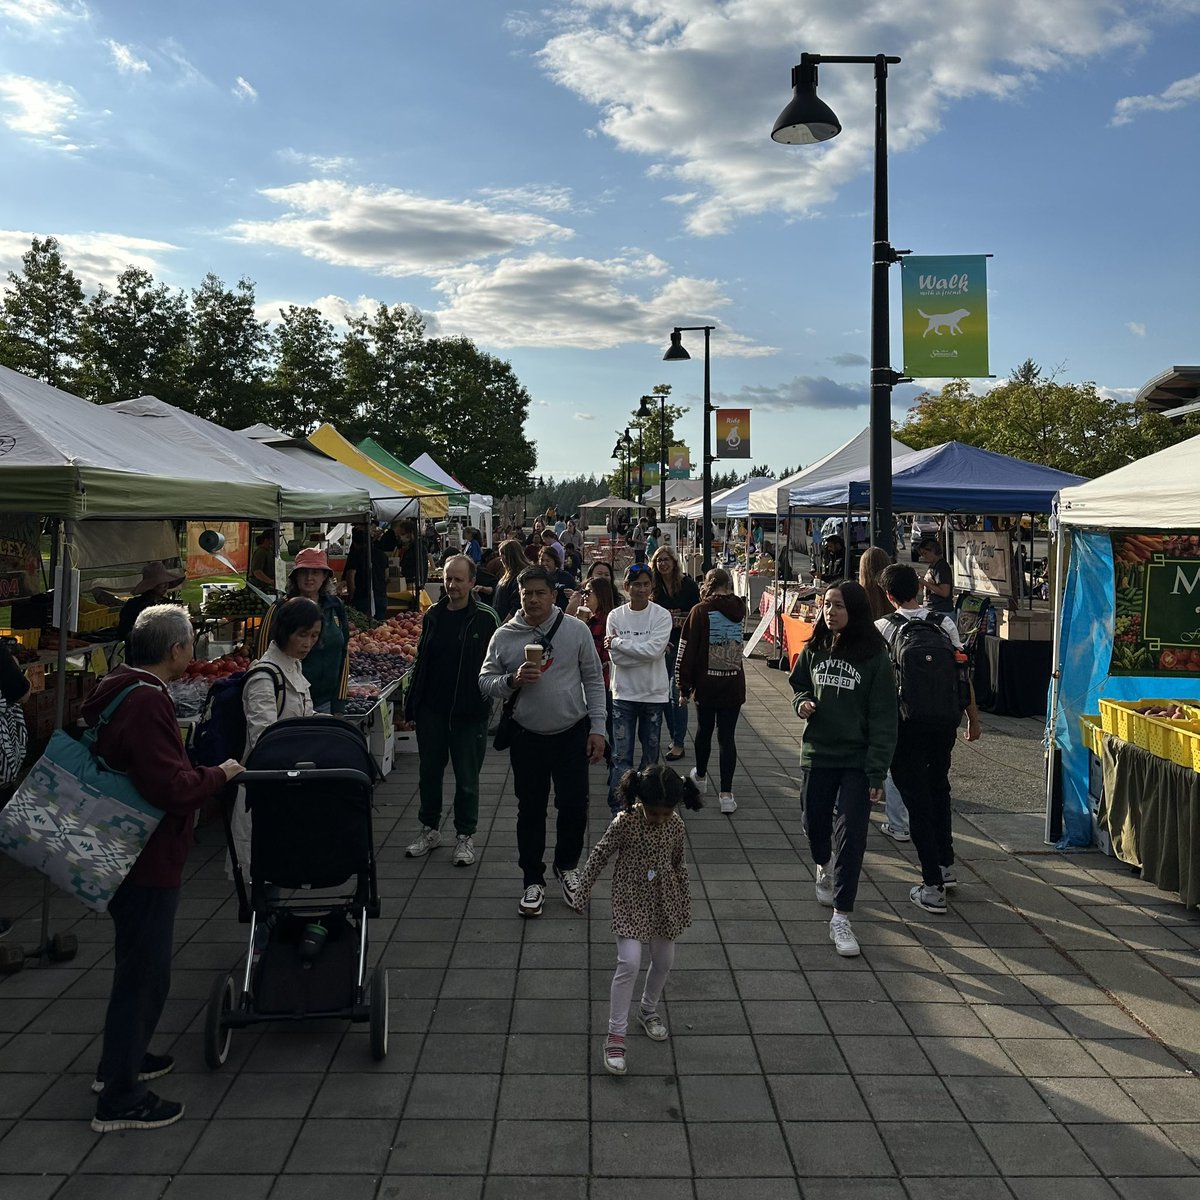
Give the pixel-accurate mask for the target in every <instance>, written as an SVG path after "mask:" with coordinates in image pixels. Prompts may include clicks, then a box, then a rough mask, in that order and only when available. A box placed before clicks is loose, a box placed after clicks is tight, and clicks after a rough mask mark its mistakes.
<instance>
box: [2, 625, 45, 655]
mask: <svg viewBox="0 0 1200 1200" xmlns="http://www.w3.org/2000/svg"><path fill="white" fill-rule="evenodd" d="M0 637H10V638H12V639H13V641H15V642H16V643H17V644H18V645H20V646H24V647H25V649H26V650H36V649H37V648H38V646H39V645H40V644H41V641H42V631H41V630H40V629H0Z"/></svg>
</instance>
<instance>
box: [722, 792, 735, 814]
mask: <svg viewBox="0 0 1200 1200" xmlns="http://www.w3.org/2000/svg"><path fill="white" fill-rule="evenodd" d="M721 811H722V812H723V813H734V812H737V801H736V800H735V799H734V798H733V793H732V792H722V793H721Z"/></svg>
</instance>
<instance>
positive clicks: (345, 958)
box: [204, 716, 388, 1070]
mask: <svg viewBox="0 0 1200 1200" xmlns="http://www.w3.org/2000/svg"><path fill="white" fill-rule="evenodd" d="M246 768H247V769H246V772H245V774H243V775H242V776H241V777H240V779H239V782H244V783H245V785H246V806H247V809H248V810H249V813H250V819H251V823H252V832H251V841H250V863H249V875H250V889H249V894H247V890H246V881H245V878H244V876H243V871H242V864H241V863H239V862H238V856H237V849H236V847H235V845H234V838H233V830H232V826H231V824H230V820H229V817H228V815H226V820H225V830H226V835H227V838H228V842H229V853H230V858H231V859H232V864H233V877H234V884H235V886H236V888H237V893H238V919H239V920H240V921H242V922H243V923H245V922H249V924H250V936H249V944H248V946H247V950H246V967H245V971H244V973H243V976H242V986H241V991H240V994H239V992H238V988H237V985H236V983H235V980H234V974H233V972H222V973H221V974H220V975H218V976H217V978H216V979H215V980H213V985H212V990H211V992H210V993H209V999H208V1010H207V1013H206V1017H205V1023H204V1059H205V1062H206V1063H207V1064H208V1065H209V1067H211V1068H212V1069H214V1070H215V1069H216V1068H217V1067H220V1066H221V1065H222V1064H223V1063H224V1062H225V1060H226V1059H227V1058H228V1056H229V1046H230V1041H231V1039H232V1036H233V1031H234V1030H235V1029H243V1028H245V1027H246V1026H247V1025H253V1024H256V1023H258V1022H261V1021H299V1020H307V1019H317V1018H328V1017H340V1018H343V1019H348V1020H351V1021H369V1022H370V1025H371V1036H370V1048H371V1055H372V1057H373V1058H374V1059H376V1060H377V1061H378V1060H380V1059H382V1058H383V1057H384V1056H385V1055H386V1054H387V1038H388V993H387V971H386V969H385V968H384V967H383V966H382V965H380V966H377V967H375V969H374V971H372V972H371V973H370V977H369V979H368V975H367V921H368V919H369V918H370V917H378V916H379V887H378V884H377V882H376V878H375V850H374V847H373V845H372V837H371V794H372V789H373V788H374V784H375V780H376V778H377V776H378V772H377V771H376V768H375V762H374V760H373V759H372V758H371V755H370V752H369V751H368V749H367V743H366V739H365V738H364V737H363V734H362V731H361V730H359V729H357V728H356V727H355V726H353V725H348V724H347V723H346V722H345V721H342V720H340V719H339V718H337V717H325V716H318V717H303V718H295V719H289V720H284V721H279V722H277V723H276V724H274V725H272V726H271V727H270V728H269V729H268V730H266V732H265V733H263V735H262V737H260V738H259V740H258V743H257V744H256V745H255V747H254V749H253V751H251V753H250V757H249V758H248V759H247V760H246ZM351 883H353V891H352V892H350V894H348V895H347V894H344V893H345V892H346V890H347V889H348V888H349V886H350V885H351ZM313 889H322V890H325V891H326V892H327V893H328V892H330V891H332V892H333V895H332V896H331V895H329V894H326V895H325V896H317V895H312V894H306V893H311V892H312V890H313ZM283 890H287V891H288V892H290V893H291V894H290V895H288V896H286V897H282V896H281V891H283Z"/></svg>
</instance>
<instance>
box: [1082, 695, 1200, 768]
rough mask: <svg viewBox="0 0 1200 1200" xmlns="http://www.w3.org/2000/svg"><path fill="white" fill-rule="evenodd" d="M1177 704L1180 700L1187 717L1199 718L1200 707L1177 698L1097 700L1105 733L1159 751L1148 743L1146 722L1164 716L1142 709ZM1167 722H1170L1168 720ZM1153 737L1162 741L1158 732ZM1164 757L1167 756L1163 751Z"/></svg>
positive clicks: (1144, 748)
mask: <svg viewBox="0 0 1200 1200" xmlns="http://www.w3.org/2000/svg"><path fill="white" fill-rule="evenodd" d="M1176 704H1179V705H1180V707H1181V708H1182V709H1183V712H1184V716H1185V718H1186V719H1187V720H1189V721H1200V708H1197V707H1195V706H1193V705H1190V704H1182V703H1181V702H1180V701H1178V700H1104V699H1101V701H1100V720H1101V722H1102V723H1103V725H1104V732H1105V733H1110V734H1112V735H1113V736H1114V737H1119V738H1122V739H1124V740H1125V741H1127V742H1132V743H1133V744H1134V745H1135V746H1140V747H1141V748H1142V749H1143V750H1150V751H1151V752H1152V753H1158V751H1156V750H1154V747H1153V746H1151V745H1150V738H1151V732H1150V725H1149V722H1150V721H1153V720H1157V721H1159V722H1162V720H1163V719H1162V718H1161V717H1157V718H1156V717H1148V716H1146V713H1145V710H1146V709H1148V708H1163V707H1164V706H1166V705H1171V706H1172V707H1174V706H1175V705H1176ZM1167 723H1168V724H1169V723H1170V722H1167ZM1154 737H1155V742H1156V744H1158V745H1162V744H1163V742H1162V735H1161V734H1158V733H1156V734H1155V735H1154ZM1163 757H1166V755H1164V756H1163Z"/></svg>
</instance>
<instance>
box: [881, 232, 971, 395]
mask: <svg viewBox="0 0 1200 1200" xmlns="http://www.w3.org/2000/svg"><path fill="white" fill-rule="evenodd" d="M900 264H901V272H900V278H901V281H902V286H901V310H902V313H903V326H902V328H903V331H904V374H905V375H911V376H912V377H913V378H914V379H930V378H933V379H959V378H967V379H979V378H982V377H984V376H986V375H988V374H989V371H988V334H987V258H986V256H985V255H982V254H941V255H938V256H936V257H924V258H917V257H916V256H914V255H907V256H905V257H904V258H902V259H901V260H900Z"/></svg>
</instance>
